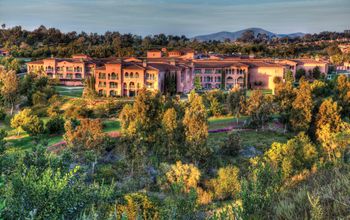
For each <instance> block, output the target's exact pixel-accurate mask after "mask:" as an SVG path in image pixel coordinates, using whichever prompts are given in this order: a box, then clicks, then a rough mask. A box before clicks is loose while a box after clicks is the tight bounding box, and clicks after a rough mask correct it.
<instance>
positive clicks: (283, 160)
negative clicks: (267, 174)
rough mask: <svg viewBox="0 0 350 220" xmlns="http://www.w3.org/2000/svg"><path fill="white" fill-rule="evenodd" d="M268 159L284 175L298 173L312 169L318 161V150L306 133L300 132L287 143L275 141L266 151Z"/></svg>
mask: <svg viewBox="0 0 350 220" xmlns="http://www.w3.org/2000/svg"><path fill="white" fill-rule="evenodd" d="M265 157H266V160H267V161H268V162H269V163H270V164H271V166H272V167H273V168H275V169H276V170H281V171H282V174H283V177H284V178H287V177H290V176H291V175H295V174H298V173H299V172H301V171H303V170H304V169H309V170H310V169H311V168H312V166H313V165H314V164H315V163H316V162H317V159H318V151H317V148H316V146H315V145H314V144H313V143H312V142H311V140H310V138H309V137H308V136H307V135H305V133H303V132H302V133H299V134H298V135H297V136H295V137H294V138H292V139H290V140H288V141H287V143H285V144H282V143H276V142H275V143H273V144H272V145H271V148H270V149H269V150H268V151H267V152H266V153H265Z"/></svg>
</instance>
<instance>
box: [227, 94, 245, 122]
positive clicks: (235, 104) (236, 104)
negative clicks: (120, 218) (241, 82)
mask: <svg viewBox="0 0 350 220" xmlns="http://www.w3.org/2000/svg"><path fill="white" fill-rule="evenodd" d="M243 98H244V92H243V90H240V89H234V90H231V91H230V92H229V94H228V96H227V106H228V109H229V111H230V113H231V114H232V115H234V116H235V117H236V122H237V124H238V119H239V116H240V113H241V112H242V107H241V100H243Z"/></svg>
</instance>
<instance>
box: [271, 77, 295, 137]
mask: <svg viewBox="0 0 350 220" xmlns="http://www.w3.org/2000/svg"><path fill="white" fill-rule="evenodd" d="M294 100H295V92H294V90H293V85H292V83H291V82H290V81H286V82H285V83H280V84H277V85H276V87H275V96H274V102H275V103H276V104H277V105H276V106H277V112H279V116H280V121H281V122H282V123H283V124H285V131H286V128H287V125H289V120H290V117H291V111H292V104H293V102H294Z"/></svg>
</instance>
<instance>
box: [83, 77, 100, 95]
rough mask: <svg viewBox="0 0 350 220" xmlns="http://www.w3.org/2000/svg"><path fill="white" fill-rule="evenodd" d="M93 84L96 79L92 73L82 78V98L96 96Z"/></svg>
mask: <svg viewBox="0 0 350 220" xmlns="http://www.w3.org/2000/svg"><path fill="white" fill-rule="evenodd" d="M95 84H96V79H95V76H94V75H91V76H89V77H88V78H86V79H85V80H84V90H83V97H84V98H87V99H94V98H96V97H97V93H96V89H95Z"/></svg>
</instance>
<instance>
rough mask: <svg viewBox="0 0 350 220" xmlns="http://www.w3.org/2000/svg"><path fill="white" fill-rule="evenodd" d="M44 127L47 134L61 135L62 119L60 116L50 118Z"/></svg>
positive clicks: (62, 128)
mask: <svg viewBox="0 0 350 220" xmlns="http://www.w3.org/2000/svg"><path fill="white" fill-rule="evenodd" d="M45 126H46V130H47V132H48V133H49V134H62V133H63V132H64V119H63V118H62V117H60V116H54V117H51V118H50V119H49V120H48V121H47V122H46V125H45Z"/></svg>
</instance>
